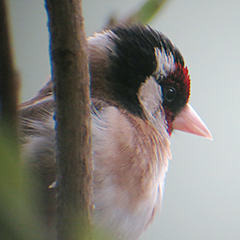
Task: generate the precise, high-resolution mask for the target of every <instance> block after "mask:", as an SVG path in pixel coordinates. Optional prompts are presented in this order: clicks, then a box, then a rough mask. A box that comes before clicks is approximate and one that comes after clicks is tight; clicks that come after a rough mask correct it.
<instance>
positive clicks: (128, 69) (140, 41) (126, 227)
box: [19, 24, 212, 240]
mask: <svg viewBox="0 0 240 240" xmlns="http://www.w3.org/2000/svg"><path fill="white" fill-rule="evenodd" d="M87 51H88V58H89V72H90V84H91V87H90V89H91V129H92V130H91V136H92V160H93V166H94V167H93V183H92V184H93V186H92V188H93V200H92V201H93V206H94V208H93V224H94V226H95V227H96V229H99V230H100V231H103V232H105V233H107V234H108V236H110V238H109V239H113V240H115V239H124V240H137V239H138V238H139V237H140V236H141V234H142V233H143V232H144V231H145V230H146V229H147V228H148V226H149V224H150V223H151V222H152V221H153V219H154V216H155V215H156V213H158V212H159V211H160V209H161V205H162V199H163V192H164V180H165V175H166V173H167V171H168V165H169V160H170V159H171V151H170V138H171V135H172V132H173V131H174V130H180V131H184V132H188V133H192V134H195V135H199V136H202V137H205V138H208V139H212V136H211V133H210V131H209V130H208V128H207V127H206V125H205V124H204V122H203V121H202V120H201V118H200V117H199V115H198V114H197V113H196V111H195V110H194V109H193V108H192V107H191V105H190V103H189V96H190V75H189V72H188V68H187V67H186V66H185V62H184V58H183V56H182V54H181V53H180V51H179V50H178V48H177V47H176V46H175V45H173V44H172V42H171V41H170V40H169V39H168V38H167V37H166V36H165V35H164V34H163V33H162V32H160V31H157V30H155V29H153V28H151V27H150V26H148V25H142V24H131V25H121V24H118V25H116V26H114V27H112V28H109V29H104V30H102V31H101V32H99V33H95V34H94V35H93V36H91V37H89V38H88V39H87ZM55 104H56V103H55V100H54V94H53V82H52V80H51V79H50V80H49V81H48V82H47V83H46V85H45V86H44V87H43V88H42V89H41V90H40V91H39V92H38V93H37V95H36V96H35V97H34V98H33V99H31V100H29V101H27V102H25V103H22V104H21V105H20V108H19V115H20V125H21V143H22V155H23V156H24V157H23V158H24V159H27V160H26V162H27V164H28V165H29V166H30V167H31V169H32V172H33V174H34V175H35V176H38V181H37V184H36V192H37V194H38V195H37V196H39V199H40V200H39V201H40V202H41V206H44V207H43V210H42V211H43V212H44V214H45V215H46V216H47V217H46V222H47V223H48V224H51V223H52V221H54V220H52V219H54V217H53V216H55V208H54V206H55V204H56V202H55V197H54V191H52V189H49V186H50V185H51V183H53V182H54V180H55V177H56V176H55V174H56V166H55V157H56V142H55V120H54V114H55Z"/></svg>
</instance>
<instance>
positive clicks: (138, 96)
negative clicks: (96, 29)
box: [88, 25, 211, 139]
mask: <svg viewBox="0 0 240 240" xmlns="http://www.w3.org/2000/svg"><path fill="white" fill-rule="evenodd" d="M88 48H89V59H90V74H91V91H92V97H93V98H97V99H99V100H104V101H106V102H108V103H109V104H111V105H114V106H116V107H118V108H120V109H122V110H123V111H128V112H129V113H131V114H133V115H135V116H138V117H140V118H142V119H145V120H147V121H150V122H151V121H153V120H152V119H154V120H159V118H160V117H161V119H163V120H164V121H163V123H164V125H165V129H166V131H167V132H168V133H169V135H171V133H172V131H173V130H174V129H177V130H181V131H185V132H189V133H193V134H196V135H200V136H204V137H207V138H210V139H211V134H210V132H209V131H208V129H207V127H206V126H205V124H204V123H203V121H202V120H201V119H200V117H199V116H198V115H197V113H196V112H195V111H194V110H193V108H192V107H191V106H190V105H189V103H188V101H189V95H190V77H189V74H188V69H187V67H186V66H185V63H184V59H183V57H182V55H181V53H180V52H179V50H178V49H177V48H176V47H175V46H174V45H173V44H172V43H171V41H170V40H169V39H168V38H167V37H166V36H164V35H163V34H162V33H160V32H158V31H155V30H153V29H152V28H150V27H149V26H142V25H134V26H130V27H129V26H127V27H126V26H117V27H115V28H113V29H111V30H106V31H103V32H102V33H98V34H95V35H94V36H93V37H91V38H89V39H88ZM159 116H160V117H159Z"/></svg>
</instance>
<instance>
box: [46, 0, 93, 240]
mask: <svg viewBox="0 0 240 240" xmlns="http://www.w3.org/2000/svg"><path fill="white" fill-rule="evenodd" d="M45 2H46V8H47V12H48V18H49V32H50V55H51V64H52V78H53V82H54V91H55V98H56V103H57V106H56V130H57V136H56V138H57V167H58V176H57V202H58V203H57V232H58V240H71V239H74V240H75V239H89V227H90V222H89V219H90V207H91V171H92V164H91V149H90V98H89V92H90V91H89V73H88V59H87V54H86V40H85V32H84V28H83V17H82V9H81V0H72V1H69V0H59V1H54V0H46V1H45ZM80 231H81V232H80ZM77 232H78V233H79V236H78V237H77V236H76V233H77Z"/></svg>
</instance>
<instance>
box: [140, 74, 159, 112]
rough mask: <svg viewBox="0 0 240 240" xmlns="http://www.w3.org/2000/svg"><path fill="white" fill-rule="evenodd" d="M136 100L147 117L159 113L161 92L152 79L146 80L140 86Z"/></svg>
mask: <svg viewBox="0 0 240 240" xmlns="http://www.w3.org/2000/svg"><path fill="white" fill-rule="evenodd" d="M138 98H139V101H140V103H141V104H142V106H143V107H144V110H145V112H147V115H154V113H155V112H157V111H160V109H159V108H160V106H161V105H162V91H161V87H160V85H159V84H158V83H157V82H156V81H155V79H154V78H153V77H150V78H148V79H147V80H146V81H145V82H144V83H143V84H142V85H141V87H140V89H139V95H138Z"/></svg>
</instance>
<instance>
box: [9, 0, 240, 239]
mask: <svg viewBox="0 0 240 240" xmlns="http://www.w3.org/2000/svg"><path fill="white" fill-rule="evenodd" d="M141 2H142V1H137V0H130V1H129V0H116V1H113V0H102V1H97V0H83V9H84V17H85V25H86V32H87V35H91V34H92V33H93V32H95V31H99V30H100V29H101V27H102V26H104V23H105V22H106V18H107V17H108V16H109V15H110V14H116V15H118V16H124V15H128V14H129V13H130V12H131V11H132V10H133V9H135V8H136V7H137V6H138V5H139V4H140V3H141ZM9 3H10V4H9V6H10V10H11V12H10V14H11V21H12V22H11V23H12V33H13V43H14V50H15V51H14V53H15V57H16V64H17V68H18V70H19V72H20V73H21V77H22V89H21V92H22V95H21V100H22V101H25V100H27V99H29V98H31V97H32V96H33V95H34V94H35V92H36V91H37V90H38V89H39V88H40V87H41V86H42V85H43V83H44V82H45V80H46V78H47V76H49V74H50V67H49V57H48V30H47V26H46V23H47V17H46V13H45V9H44V1H43V0H41V1H40V0H35V1H33V0H10V1H9ZM239 24H240V1H237V0H219V1H215V0H202V1H197V0H172V1H169V2H168V3H167V4H166V6H165V7H164V9H163V11H162V12H161V13H160V14H159V16H158V17H156V18H155V19H154V20H153V21H152V22H151V23H150V25H151V26H152V27H154V28H156V29H158V30H160V31H162V32H163V33H164V34H166V35H167V36H168V37H169V38H170V39H171V41H172V42H173V43H174V44H176V45H177V47H178V48H179V49H180V50H181V52H182V54H183V56H184V57H185V61H186V64H187V66H188V68H189V71H190V74H191V79H192V84H191V100H190V103H191V105H192V106H193V107H194V108H195V109H196V110H197V112H198V113H199V115H200V116H201V117H202V119H203V120H204V121H205V123H206V124H207V126H208V128H209V129H210V131H211V133H212V135H213V139H214V141H213V142H211V141H209V140H206V139H203V138H200V137H197V136H193V135H189V134H185V133H182V132H177V131H176V132H175V133H174V134H173V136H172V147H171V149H172V155H173V159H172V160H171V161H170V168H169V172H168V174H167V178H166V187H165V194H164V202H163V208H162V212H161V214H160V215H159V216H158V217H157V218H155V220H154V223H153V224H152V225H151V227H150V228H149V229H148V230H147V232H146V233H145V234H144V235H143V236H142V237H141V240H147V239H152V240H158V239H159V240H162V239H163V240H176V239H178V240H202V239H211V240H215V239H216V240H226V239H231V240H235V239H236V240H239V239H240V226H239V225H240V221H239V216H240V204H239V202H240V175H239V172H240V171H239V169H240V159H239V144H238V141H239V130H240V128H239V120H240V112H239V104H238V101H239V87H240V79H239V71H240V67H239V64H240V45H239V42H240V28H239Z"/></svg>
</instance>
